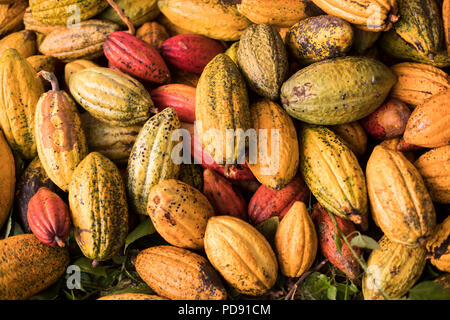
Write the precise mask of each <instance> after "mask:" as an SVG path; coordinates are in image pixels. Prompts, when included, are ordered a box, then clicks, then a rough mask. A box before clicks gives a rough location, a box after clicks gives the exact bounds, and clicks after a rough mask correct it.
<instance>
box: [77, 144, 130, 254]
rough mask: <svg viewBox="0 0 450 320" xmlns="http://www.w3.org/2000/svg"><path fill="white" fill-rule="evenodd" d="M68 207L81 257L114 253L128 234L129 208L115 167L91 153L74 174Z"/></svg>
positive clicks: (99, 155) (122, 184)
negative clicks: (81, 253) (82, 255)
mask: <svg viewBox="0 0 450 320" xmlns="http://www.w3.org/2000/svg"><path fill="white" fill-rule="evenodd" d="M69 204H70V212H71V218H72V222H73V226H74V236H75V240H76V242H77V244H78V246H79V247H80V249H81V251H82V252H83V254H84V255H85V256H86V257H87V258H89V259H93V260H94V261H103V260H108V259H110V258H111V257H113V256H114V255H115V254H117V253H118V252H119V250H120V248H121V247H122V245H123V244H124V243H125V237H126V235H127V232H128V206H127V199H126V195H125V185H124V182H123V179H122V177H121V175H120V173H119V169H117V167H116V165H115V164H114V163H113V162H112V161H111V160H109V159H108V158H106V157H105V156H103V155H101V154H100V153H98V152H91V153H90V154H89V155H88V156H87V157H86V158H84V159H83V161H82V162H80V164H79V165H78V166H77V168H76V169H75V171H74V173H73V176H72V180H71V182H70V186H69Z"/></svg>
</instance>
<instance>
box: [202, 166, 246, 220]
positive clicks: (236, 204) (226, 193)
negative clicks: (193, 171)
mask: <svg viewBox="0 0 450 320" xmlns="http://www.w3.org/2000/svg"><path fill="white" fill-rule="evenodd" d="M203 181H204V183H203V189H202V190H203V194H204V195H205V196H206V197H207V198H208V200H209V202H210V203H211V205H212V206H213V208H214V212H215V214H216V215H229V216H233V217H237V218H241V219H242V220H247V203H246V202H245V199H244V197H243V196H242V194H241V192H240V191H239V189H237V188H235V187H234V186H233V185H232V184H231V182H229V181H228V180H227V179H225V178H224V177H223V176H221V175H220V174H218V173H216V172H215V171H213V170H211V169H205V170H204V171H203Z"/></svg>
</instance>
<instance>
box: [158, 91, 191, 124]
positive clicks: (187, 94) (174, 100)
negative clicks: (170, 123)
mask: <svg viewBox="0 0 450 320" xmlns="http://www.w3.org/2000/svg"><path fill="white" fill-rule="evenodd" d="M150 95H151V97H152V101H153V103H154V104H155V107H156V108H158V111H162V110H164V109H165V108H168V107H171V108H173V109H175V111H176V112H177V115H178V119H180V121H182V122H189V123H193V122H194V121H195V87H191V86H188V85H185V84H176V83H171V84H166V85H164V86H161V87H158V88H156V89H153V90H152V91H151V92H150Z"/></svg>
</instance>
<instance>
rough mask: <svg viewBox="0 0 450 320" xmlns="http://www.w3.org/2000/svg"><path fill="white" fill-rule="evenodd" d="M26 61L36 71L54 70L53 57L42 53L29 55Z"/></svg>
mask: <svg viewBox="0 0 450 320" xmlns="http://www.w3.org/2000/svg"><path fill="white" fill-rule="evenodd" d="M27 61H28V62H29V63H30V64H31V66H32V67H33V69H34V70H35V71H36V73H37V72H39V71H42V70H44V71H47V72H51V73H54V72H55V67H56V59H55V58H53V57H48V56H44V55H34V56H29V57H28V58H27Z"/></svg>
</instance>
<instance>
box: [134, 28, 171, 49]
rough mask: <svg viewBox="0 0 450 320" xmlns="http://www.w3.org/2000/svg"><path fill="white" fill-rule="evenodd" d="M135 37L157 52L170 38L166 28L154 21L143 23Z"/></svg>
mask: <svg viewBox="0 0 450 320" xmlns="http://www.w3.org/2000/svg"><path fill="white" fill-rule="evenodd" d="M136 37H138V38H139V39H141V40H144V41H145V42H147V43H149V44H151V45H152V46H154V47H155V48H156V49H157V50H159V51H160V50H161V46H162V44H163V43H164V41H166V40H167V39H169V38H170V36H169V34H168V33H167V30H166V28H164V26H163V25H161V24H160V23H158V22H156V21H150V22H146V23H144V24H143V25H142V26H141V27H140V28H139V29H137V31H136Z"/></svg>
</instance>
